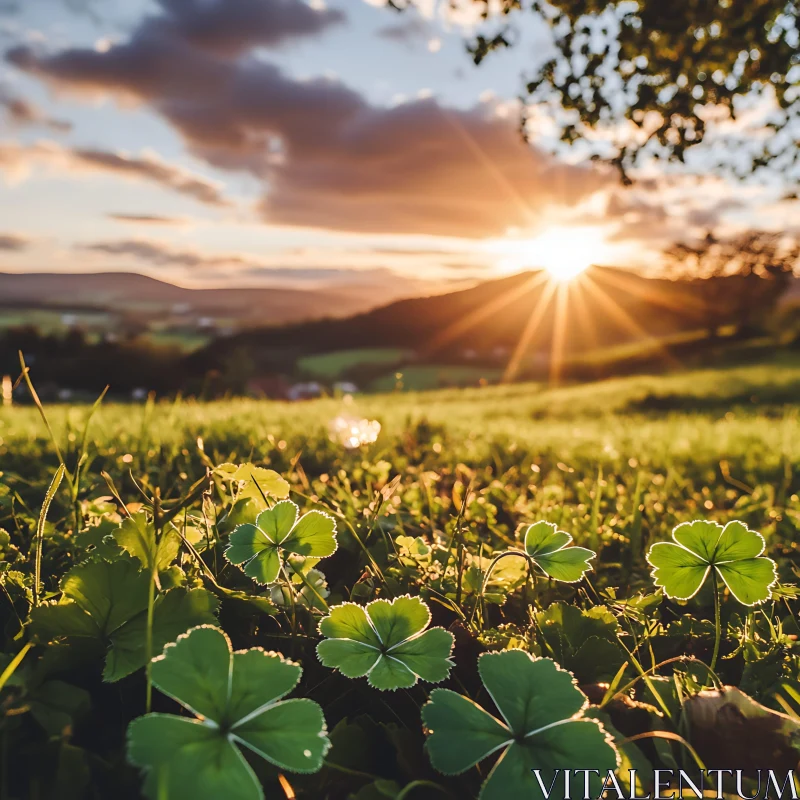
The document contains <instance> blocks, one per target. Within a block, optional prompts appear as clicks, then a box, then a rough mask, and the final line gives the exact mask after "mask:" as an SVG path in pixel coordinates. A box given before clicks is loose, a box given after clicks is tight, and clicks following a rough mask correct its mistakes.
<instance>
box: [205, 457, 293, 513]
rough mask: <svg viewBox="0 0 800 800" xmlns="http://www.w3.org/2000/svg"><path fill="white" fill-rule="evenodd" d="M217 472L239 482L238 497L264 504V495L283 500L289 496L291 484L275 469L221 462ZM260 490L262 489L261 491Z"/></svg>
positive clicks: (227, 478) (236, 482) (234, 481)
mask: <svg viewBox="0 0 800 800" xmlns="http://www.w3.org/2000/svg"><path fill="white" fill-rule="evenodd" d="M215 472H217V473H218V474H220V475H222V476H223V478H224V479H225V480H228V481H231V482H232V483H235V484H237V486H238V487H239V491H238V492H237V494H236V496H237V497H238V498H240V499H241V498H251V499H253V500H256V501H258V502H260V503H262V505H263V495H271V496H272V497H277V498H278V499H280V500H282V499H283V498H285V497H288V496H289V484H288V482H287V481H286V479H285V478H282V477H281V476H280V475H279V474H278V473H277V472H275V470H274V469H267V468H266V467H257V466H255V464H249V463H248V464H228V463H226V464H220V465H219V466H218V467H217V468H216V470H215ZM259 490H260V491H259Z"/></svg>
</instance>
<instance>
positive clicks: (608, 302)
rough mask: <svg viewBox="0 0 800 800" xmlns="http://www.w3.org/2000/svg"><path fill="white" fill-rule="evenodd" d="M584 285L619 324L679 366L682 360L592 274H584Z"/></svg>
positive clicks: (668, 360) (665, 358) (671, 362)
mask: <svg viewBox="0 0 800 800" xmlns="http://www.w3.org/2000/svg"><path fill="white" fill-rule="evenodd" d="M584 285H585V286H586V288H587V289H588V290H589V291H590V292H591V293H592V294H593V295H594V296H595V298H596V299H597V300H598V301H599V302H600V303H602V305H603V306H605V308H606V309H607V310H608V312H609V314H610V315H611V316H612V317H613V318H614V320H615V321H616V322H617V324H618V325H619V326H620V327H621V328H623V329H625V330H626V331H628V333H632V334H634V335H635V336H638V337H640V338H642V339H644V340H646V341H648V342H649V343H650V344H652V345H653V347H654V349H655V350H658V351H659V352H660V353H661V355H662V356H663V357H664V360H665V361H667V362H668V363H670V364H671V365H673V366H679V365H680V362H679V361H678V359H677V358H675V356H674V355H672V353H670V351H669V350H668V349H667V348H666V347H665V346H664V343H663V342H660V341H659V340H658V338H656V337H655V336H653V334H652V333H650V332H649V331H646V330H645V329H644V328H643V327H642V326H641V325H639V323H638V322H636V320H635V319H634V318H633V317H632V316H631V315H630V314H629V313H628V312H627V311H625V309H624V308H622V307H621V306H620V305H619V304H617V303H616V302H614V300H613V298H611V297H609V296H608V294H606V292H605V291H604V290H603V289H601V288H600V287H599V286H598V285H597V283H596V281H594V280H593V279H592V278H591V276H589V275H584Z"/></svg>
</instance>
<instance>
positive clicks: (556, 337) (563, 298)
mask: <svg viewBox="0 0 800 800" xmlns="http://www.w3.org/2000/svg"><path fill="white" fill-rule="evenodd" d="M569 293H570V285H569V284H568V283H558V284H556V304H555V315H554V318H553V343H552V345H551V347H550V384H551V385H553V386H557V385H558V382H559V380H560V379H561V368H562V367H563V365H564V348H565V345H566V341H567V317H568V315H569V310H568V307H569Z"/></svg>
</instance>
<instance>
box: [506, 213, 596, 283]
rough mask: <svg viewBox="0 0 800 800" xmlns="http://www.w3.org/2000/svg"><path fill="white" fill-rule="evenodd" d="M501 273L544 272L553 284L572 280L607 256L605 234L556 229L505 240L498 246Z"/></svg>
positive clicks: (583, 229)
mask: <svg viewBox="0 0 800 800" xmlns="http://www.w3.org/2000/svg"><path fill="white" fill-rule="evenodd" d="M495 249H496V251H497V252H499V253H501V254H502V256H503V258H502V259H501V261H500V262H499V264H498V266H499V267H500V268H501V269H503V270H504V271H508V272H517V271H519V270H521V269H537V268H538V269H543V270H545V272H546V273H547V275H548V277H549V278H550V279H551V280H552V281H554V282H556V283H568V282H569V281H572V280H575V278H577V277H578V276H579V275H580V274H581V273H582V272H585V271H586V270H587V269H588V268H589V267H590V266H591V265H592V264H596V263H598V261H600V262H602V261H603V260H604V258H606V256H607V250H608V245H607V243H606V240H605V232H604V231H602V230H600V229H599V228H597V227H595V226H590V225H582V226H574V227H571V226H566V225H557V226H554V227H552V228H549V229H548V230H546V231H544V232H542V233H540V234H539V235H538V236H536V237H534V238H531V239H506V240H504V241H502V242H497V246H496V248H495Z"/></svg>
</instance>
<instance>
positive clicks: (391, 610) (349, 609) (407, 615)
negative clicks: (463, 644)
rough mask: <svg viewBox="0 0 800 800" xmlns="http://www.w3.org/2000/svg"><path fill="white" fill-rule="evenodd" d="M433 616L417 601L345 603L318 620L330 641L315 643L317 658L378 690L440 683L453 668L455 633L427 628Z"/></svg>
mask: <svg viewBox="0 0 800 800" xmlns="http://www.w3.org/2000/svg"><path fill="white" fill-rule="evenodd" d="M430 621H431V612H430V609H429V608H428V606H427V605H425V603H424V602H423V601H422V600H420V599H419V597H410V596H408V595H403V596H402V597H397V598H395V599H394V600H392V601H389V600H374V601H373V602H371V603H369V604H368V605H367V606H366V607H363V606H359V605H356V604H355V603H342V604H341V605H338V606H335V607H334V608H332V609H331V613H330V615H329V616H327V617H325V618H324V619H323V620H321V621H320V625H319V628H320V632H321V633H322V634H323V635H324V636H326V637H328V638H327V639H324V640H323V641H321V642H320V643H319V644H318V645H317V655H318V656H319V660H320V661H321V662H322V663H323V664H324V665H325V666H326V667H331V668H335V669H338V670H339V672H341V673H342V675H345V676H346V677H348V678H363V677H364V676H365V675H366V676H367V680H368V681H369V684H370V686H373V687H374V688H375V689H400V688H406V687H409V686H413V685H414V684H415V683H416V682H417V680H419V679H422V680H424V681H428V682H429V683H439V681H443V680H444V679H445V678H446V677H447V676H448V675H449V674H450V668H451V667H452V666H453V664H452V661H451V660H450V653H451V651H452V649H453V634H452V633H449V632H448V631H446V630H445V629H444V628H430V629H428V630H425V629H426V628H427V627H428V625H429V624H430Z"/></svg>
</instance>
